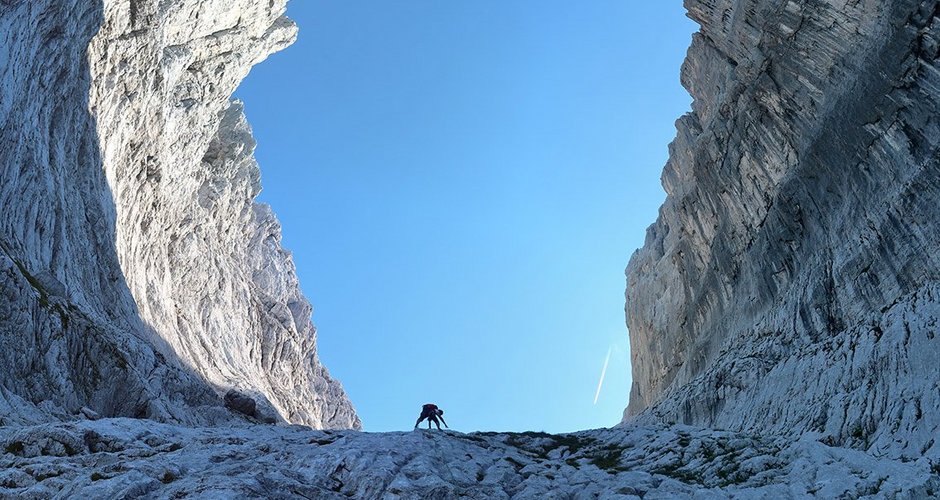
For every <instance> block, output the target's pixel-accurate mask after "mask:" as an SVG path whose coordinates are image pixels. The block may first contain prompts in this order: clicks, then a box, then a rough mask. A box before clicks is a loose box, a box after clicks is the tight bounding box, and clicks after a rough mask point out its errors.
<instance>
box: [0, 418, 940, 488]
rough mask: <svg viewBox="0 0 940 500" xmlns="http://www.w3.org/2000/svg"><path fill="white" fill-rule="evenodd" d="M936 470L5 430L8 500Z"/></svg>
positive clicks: (796, 454)
mask: <svg viewBox="0 0 940 500" xmlns="http://www.w3.org/2000/svg"><path fill="white" fill-rule="evenodd" d="M938 470H940V467H938V466H937V465H936V464H933V463H931V462H930V461H929V460H926V459H922V460H918V461H909V462H903V461H900V460H890V459H884V458H875V457H873V456H871V455H868V454H866V453H863V452H860V451H856V450H849V449H844V448H833V447H829V446H826V445H825V444H822V443H819V442H817V441H814V440H812V439H804V440H800V441H796V442H790V441H779V440H778V441H775V440H772V439H767V438H764V437H754V436H749V435H745V434H740V433H733V432H723V431H713V430H705V429H699V428H693V427H673V428H665V427H625V428H616V429H604V430H594V431H585V432H578V433H574V434H560V435H552V434H545V433H539V432H530V433H472V434H462V433H459V432H454V431H437V430H434V431H426V430H418V431H413V432H396V433H382V434H366V433H360V432H354V431H312V430H310V429H306V428H303V427H301V426H292V427H277V426H255V427H245V428H225V429H222V428H182V427H175V426H170V425H163V424H158V423H154V422H152V421H145V420H130V419H107V420H98V421H94V422H92V421H84V422H80V423H70V424H55V425H41V426H29V427H23V428H0V497H10V498H50V497H54V496H57V495H58V496H60V497H63V498H66V497H67V498H130V497H133V498H141V497H143V498H330V499H332V498H360V499H373V498H383V499H390V498H408V499H411V498H439V499H450V498H479V499H486V500H490V499H506V498H519V499H529V498H574V499H594V498H609V499H615V498H617V499H638V498H649V499H653V498H697V499H725V498H738V499H749V498H753V499H766V498H774V499H778V498H779V499H787V498H810V497H812V496H818V497H820V498H874V499H877V498H898V499H900V498H911V499H913V498H928V497H930V496H931V495H935V494H937V493H938V492H940V475H938V473H937V472H938Z"/></svg>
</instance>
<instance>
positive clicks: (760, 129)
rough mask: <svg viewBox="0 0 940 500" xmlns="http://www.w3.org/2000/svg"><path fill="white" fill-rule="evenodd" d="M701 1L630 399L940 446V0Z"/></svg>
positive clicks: (634, 311)
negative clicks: (689, 101)
mask: <svg viewBox="0 0 940 500" xmlns="http://www.w3.org/2000/svg"><path fill="white" fill-rule="evenodd" d="M686 6H687V8H688V10H689V13H690V16H691V17H692V18H693V19H694V20H695V21H697V22H698V23H699V24H700V25H701V31H700V32H699V33H697V34H696V35H695V36H694V39H693V43H692V47H691V48H690V50H689V54H688V58H687V59H686V62H685V64H684V66H683V69H682V82H683V84H684V85H685V87H686V88H687V89H688V90H689V91H690V92H691V94H692V95H693V97H694V104H693V111H692V112H691V113H690V114H688V115H686V116H684V117H682V118H681V119H680V120H679V121H678V124H677V128H678V136H677V138H676V140H675V142H674V143H673V144H672V145H671V146H670V159H669V161H668V163H667V165H666V168H665V171H664V172H663V177H662V180H663V186H664V187H665V189H666V192H667V200H666V202H665V204H664V205H663V207H662V209H661V211H660V216H659V219H658V220H657V221H656V223H655V224H654V225H653V226H652V227H650V229H649V231H648V233H647V239H646V243H645V246H644V247H643V248H642V249H641V250H640V251H638V252H637V253H636V254H635V255H634V256H633V258H632V259H631V261H630V264H629V266H628V268H627V281H628V287H627V307H626V310H627V316H628V326H629V329H630V337H631V346H632V351H633V354H632V356H633V373H634V386H633V389H632V393H631V398H630V406H629V407H628V409H627V412H626V413H627V416H628V417H630V416H634V417H635V418H636V419H638V420H637V421H640V422H644V421H645V422H649V421H666V422H680V423H688V424H695V425H702V426H709V427H719V428H726V429H734V430H741V431H754V432H773V433H780V434H783V435H795V434H805V433H815V434H817V435H818V436H820V437H821V439H823V440H825V441H826V442H829V443H831V444H835V445H840V446H850V447H855V448H859V449H864V450H867V451H869V452H871V453H876V454H878V455H881V456H891V457H906V458H913V457H920V456H923V455H938V454H940V443H937V442H936V441H935V439H936V436H937V435H938V433H940V372H938V371H937V368H936V367H937V363H938V360H940V338H938V333H940V332H938V326H937V320H938V318H940V260H938V259H937V254H938V252H940V218H938V217H937V214H938V209H937V207H938V206H940V149H938V146H940V122H938V117H940V61H938V47H940V17H938V16H940V3H938V2H936V1H923V0H861V1H852V2H847V1H841V0H826V1H809V0H714V1H704V0H686Z"/></svg>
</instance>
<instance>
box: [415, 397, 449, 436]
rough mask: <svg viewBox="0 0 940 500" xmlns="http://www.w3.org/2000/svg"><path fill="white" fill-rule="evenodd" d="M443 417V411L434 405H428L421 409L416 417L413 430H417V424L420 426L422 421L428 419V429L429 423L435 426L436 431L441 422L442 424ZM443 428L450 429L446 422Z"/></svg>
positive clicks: (439, 427)
mask: <svg viewBox="0 0 940 500" xmlns="http://www.w3.org/2000/svg"><path fill="white" fill-rule="evenodd" d="M443 415H444V410H442V409H440V408H438V407H437V405H436V404H433V403H428V404H426V405H424V406H422V407H421V415H420V416H419V417H418V421H417V422H415V429H417V428H418V424H420V423H421V421H422V420H424V419H428V429H430V428H431V422H434V424H435V425H437V429H438V430H440V429H441V422H444V416H443ZM444 427H447V428H448V429H449V428H450V427H448V426H447V422H444Z"/></svg>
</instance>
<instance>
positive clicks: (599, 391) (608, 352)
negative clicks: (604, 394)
mask: <svg viewBox="0 0 940 500" xmlns="http://www.w3.org/2000/svg"><path fill="white" fill-rule="evenodd" d="M612 349H613V347H612V346H611V347H608V348H607V357H606V358H604V369H603V370H601V379H600V380H598V381H597V392H595V393H594V404H595V405H596V404H597V397H598V396H600V395H601V386H603V385H604V377H605V376H607V363H609V362H610V351H611V350H612Z"/></svg>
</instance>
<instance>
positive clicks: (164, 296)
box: [0, 0, 360, 428]
mask: <svg viewBox="0 0 940 500" xmlns="http://www.w3.org/2000/svg"><path fill="white" fill-rule="evenodd" d="M284 9H285V0H275V1H267V0H238V1H231V0H225V1H223V0H173V1H161V2H157V1H149V0H107V1H101V0H28V1H25V0H12V1H10V0H7V1H4V2H2V3H0V38H2V39H0V276H2V281H0V288H2V292H3V293H2V295H0V313H2V314H0V342H2V343H3V347H4V349H3V352H2V353H0V385H2V387H4V388H5V389H6V391H8V392H10V393H11V394H14V395H18V396H20V397H21V398H23V400H24V401H29V402H32V403H34V404H38V403H39V402H41V401H45V402H46V406H47V409H49V410H50V411H51V412H52V413H49V412H45V413H44V414H45V415H46V416H47V417H50V418H58V417H56V416H55V415H59V416H62V415H74V414H76V413H77V412H78V411H79V410H80V408H82V407H83V406H87V407H88V408H89V409H91V410H93V411H96V412H99V413H101V414H103V415H124V416H143V417H148V418H155V419H160V420H167V421H179V422H191V423H198V422H213V421H219V419H222V420H225V419H227V418H229V417H227V412H226V411H224V410H223V409H222V408H221V404H222V403H221V398H220V397H219V396H220V395H221V394H222V393H224V392H226V391H227V390H229V389H233V388H234V389H238V390H240V391H242V392H245V393H248V394H251V395H252V396H253V397H254V398H255V399H256V400H257V402H258V404H259V405H260V406H261V407H262V409H264V410H265V412H266V414H277V415H279V416H280V417H279V418H281V419H282V420H286V421H289V422H295V423H304V424H308V425H312V426H315V427H327V428H349V427H358V426H359V425H360V424H359V420H358V418H357V417H356V414H355V411H354V410H353V408H352V406H351V405H350V403H349V401H348V400H347V398H346V396H345V393H344V391H343V389H342V388H341V386H340V385H339V383H338V382H336V381H335V380H333V379H332V378H331V377H330V376H329V374H328V373H327V371H326V369H325V368H324V367H323V366H322V365H321V364H320V363H319V361H318V359H317V354H316V333H315V329H314V326H313V324H312V323H311V319H310V315H311V307H310V305H309V303H308V302H307V300H306V299H305V298H304V297H303V296H302V294H301V293H300V288H299V286H298V283H297V278H296V273H295V270H294V266H293V263H292V261H291V257H290V254H289V253H288V252H286V251H285V250H284V249H282V248H281V246H280V227H279V225H278V222H277V219H276V218H275V217H274V215H273V213H272V212H271V210H270V209H269V208H268V207H266V206H263V205H259V204H257V203H255V202H254V198H255V197H256V196H257V194H258V193H259V191H260V189H261V184H260V180H259V179H260V175H259V171H258V166H257V165H256V163H255V161H254V159H253V157H252V152H253V150H254V146H255V144H254V140H253V139H252V137H251V131H250V128H249V127H248V125H247V123H246V122H245V119H244V116H243V114H242V106H241V104H240V103H232V102H231V101H230V96H231V94H232V92H233V91H234V90H235V88H236V86H237V85H238V83H239V82H240V81H241V80H242V79H243V78H244V77H245V76H246V75H247V73H248V71H249V69H250V68H251V66H252V65H254V64H257V63H258V62H260V61H262V60H263V59H264V58H265V57H267V56H268V55H269V54H270V53H272V52H274V51H277V50H280V49H282V48H284V47H286V46H288V45H289V44H290V43H292V42H293V40H294V38H295V36H296V32H297V29H296V27H295V26H294V24H293V23H292V22H291V21H290V20H288V19H287V18H286V17H284V15H283V14H284ZM53 408H54V411H53V410H52V409H53ZM34 413H35V414H38V413H37V412H34ZM54 414H55V415H54ZM5 418H8V419H13V417H12V416H9V417H5ZM14 420H16V421H20V420H17V419H14ZM28 420H29V419H27V421H28ZM7 423H9V422H7Z"/></svg>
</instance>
